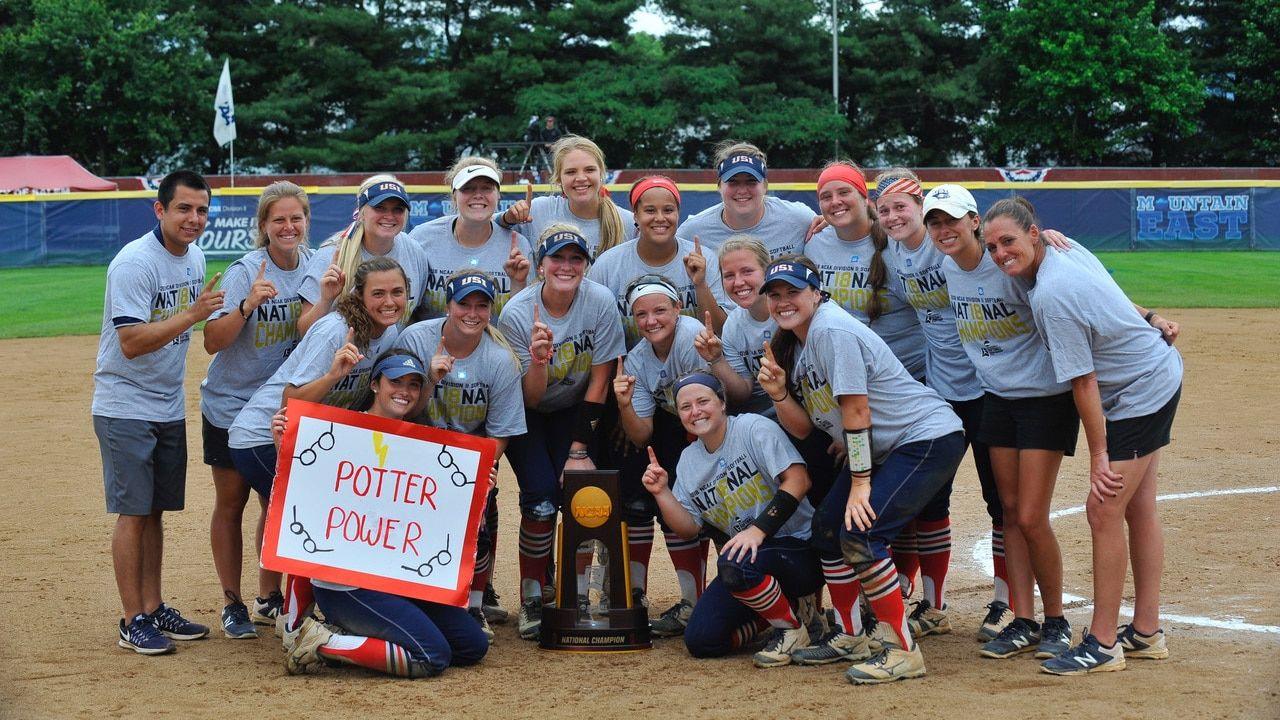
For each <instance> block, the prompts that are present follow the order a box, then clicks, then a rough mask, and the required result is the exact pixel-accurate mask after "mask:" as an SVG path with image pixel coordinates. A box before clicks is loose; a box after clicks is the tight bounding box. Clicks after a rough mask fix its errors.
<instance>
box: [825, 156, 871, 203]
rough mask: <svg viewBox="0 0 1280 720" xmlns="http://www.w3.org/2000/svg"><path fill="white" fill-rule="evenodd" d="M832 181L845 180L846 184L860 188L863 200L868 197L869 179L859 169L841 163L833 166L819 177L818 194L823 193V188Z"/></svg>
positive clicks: (859, 191)
mask: <svg viewBox="0 0 1280 720" xmlns="http://www.w3.org/2000/svg"><path fill="white" fill-rule="evenodd" d="M832 180H843V181H844V182H847V183H849V184H850V185H852V186H854V187H856V188H858V193H859V194H861V195H862V197H863V198H866V197H867V179H866V178H864V177H862V173H861V172H860V171H859V170H858V168H856V167H854V166H852V165H845V164H844V163H840V164H838V165H831V166H829V167H828V168H827V169H825V170H823V171H822V174H821V175H819V176H818V192H822V186H823V185H826V184H827V183H829V182H831V181H832Z"/></svg>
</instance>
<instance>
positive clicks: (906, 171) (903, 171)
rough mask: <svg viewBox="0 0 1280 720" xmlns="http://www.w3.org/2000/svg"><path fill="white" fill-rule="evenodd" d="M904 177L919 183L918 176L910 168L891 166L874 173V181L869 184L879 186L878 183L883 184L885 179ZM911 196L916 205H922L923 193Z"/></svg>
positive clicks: (902, 178)
mask: <svg viewBox="0 0 1280 720" xmlns="http://www.w3.org/2000/svg"><path fill="white" fill-rule="evenodd" d="M904 179H905V180H914V181H915V183H916V184H917V185H919V184H920V176H919V175H916V174H915V173H914V172H912V171H911V169H910V168H904V167H891V168H887V169H884V170H881V171H880V173H879V174H878V175H876V179H875V181H874V182H872V183H871V185H872V187H879V186H880V185H882V184H884V182H885V181H886V180H904ZM911 198H912V199H913V200H915V201H916V204H917V205H920V206H923V205H924V196H923V195H920V196H916V195H912V196H911Z"/></svg>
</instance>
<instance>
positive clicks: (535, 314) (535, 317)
mask: <svg viewBox="0 0 1280 720" xmlns="http://www.w3.org/2000/svg"><path fill="white" fill-rule="evenodd" d="M533 324H534V325H537V324H538V303H534V304H533Z"/></svg>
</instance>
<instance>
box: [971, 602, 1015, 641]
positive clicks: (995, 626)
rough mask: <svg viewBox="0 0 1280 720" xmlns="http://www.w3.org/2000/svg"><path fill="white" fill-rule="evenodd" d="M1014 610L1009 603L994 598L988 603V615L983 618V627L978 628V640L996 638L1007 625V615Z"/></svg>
mask: <svg viewBox="0 0 1280 720" xmlns="http://www.w3.org/2000/svg"><path fill="white" fill-rule="evenodd" d="M1012 612H1013V611H1012V610H1010V609H1009V604H1008V603H1006V602H1003V601H1001V600H992V601H991V602H989V603H987V615H986V617H984V618H982V627H980V628H978V642H989V641H991V640H995V639H996V636H997V635H999V634H1000V629H1001V628H1003V627H1004V626H1005V623H1006V619H1005V616H1006V615H1010V614H1012Z"/></svg>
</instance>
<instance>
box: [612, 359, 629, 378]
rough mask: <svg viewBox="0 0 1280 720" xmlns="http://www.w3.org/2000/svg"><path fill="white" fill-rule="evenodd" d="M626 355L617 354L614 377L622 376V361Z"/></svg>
mask: <svg viewBox="0 0 1280 720" xmlns="http://www.w3.org/2000/svg"><path fill="white" fill-rule="evenodd" d="M626 357H627V356H626V355H619V356H618V373H617V374H616V375H614V377H622V361H623V360H624V359H626Z"/></svg>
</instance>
